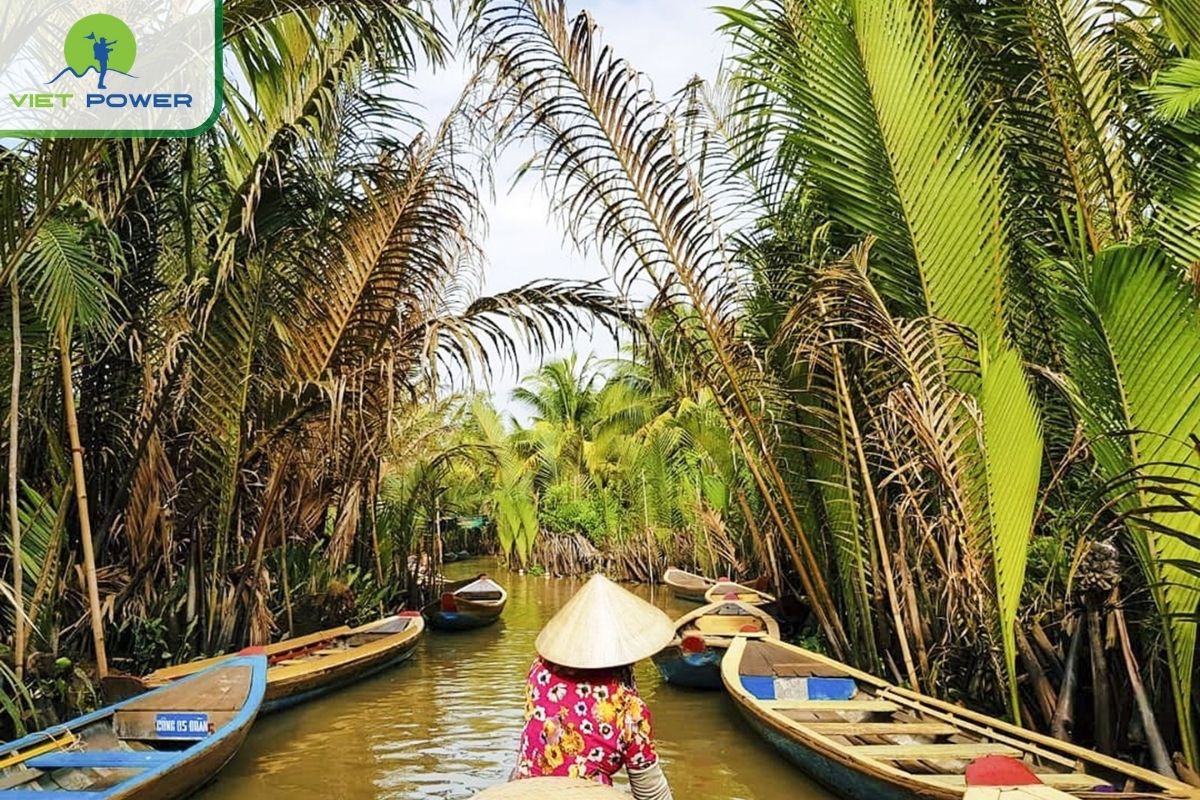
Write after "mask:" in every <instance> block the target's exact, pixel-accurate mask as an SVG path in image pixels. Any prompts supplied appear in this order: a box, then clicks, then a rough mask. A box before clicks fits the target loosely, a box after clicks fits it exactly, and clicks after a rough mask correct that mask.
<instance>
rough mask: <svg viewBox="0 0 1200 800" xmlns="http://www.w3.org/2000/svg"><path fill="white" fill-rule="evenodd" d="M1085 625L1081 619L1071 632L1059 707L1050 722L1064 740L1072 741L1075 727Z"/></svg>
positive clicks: (1051, 731)
mask: <svg viewBox="0 0 1200 800" xmlns="http://www.w3.org/2000/svg"><path fill="white" fill-rule="evenodd" d="M1083 625H1084V622H1083V620H1080V621H1079V623H1078V624H1077V625H1076V626H1075V632H1074V633H1072V634H1071V646H1070V648H1069V649H1068V650H1067V662H1066V664H1065V665H1064V666H1063V680H1062V686H1061V687H1059V691H1058V708H1056V709H1055V710H1054V719H1053V720H1052V721H1051V723H1050V733H1051V734H1053V736H1054V738H1056V739H1062V740H1063V741H1064V742H1069V741H1071V735H1072V733H1073V732H1074V728H1075V691H1076V685H1077V684H1078V683H1079V677H1078V676H1079V659H1080V652H1079V651H1080V649H1081V647H1082V643H1083V636H1084V633H1083Z"/></svg>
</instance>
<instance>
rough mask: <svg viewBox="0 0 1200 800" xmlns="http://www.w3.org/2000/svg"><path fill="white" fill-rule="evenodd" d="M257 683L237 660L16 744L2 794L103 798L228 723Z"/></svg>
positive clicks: (5, 762)
mask: <svg viewBox="0 0 1200 800" xmlns="http://www.w3.org/2000/svg"><path fill="white" fill-rule="evenodd" d="M252 681H253V669H252V667H250V666H249V665H247V664H244V663H242V664H231V665H229V666H228V667H226V668H218V669H213V670H209V671H208V672H206V673H204V674H202V675H199V676H197V677H196V678H194V679H191V680H188V681H186V682H183V683H179V684H176V685H174V686H171V687H168V688H166V689H162V690H159V691H157V692H153V693H150V694H146V695H142V696H141V697H138V698H135V699H133V700H130V701H128V702H126V703H124V704H122V705H120V706H117V707H116V708H110V709H105V710H103V711H100V712H97V713H95V714H92V715H90V716H88V717H83V718H81V719H80V720H79V721H78V723H77V724H75V725H72V726H70V727H66V726H63V727H58V728H51V729H48V730H47V731H45V732H44V733H43V734H42V735H40V736H38V737H36V738H35V737H29V739H28V740H21V741H20V742H16V743H14V744H15V745H17V746H16V747H14V748H13V749H11V750H9V751H6V752H0V791H3V797H4V798H6V800H94V799H95V798H99V797H102V796H103V793H104V792H105V791H106V790H109V789H112V788H114V787H117V786H119V785H120V784H122V783H125V782H126V781H129V780H132V779H136V778H138V777H140V776H141V775H143V774H144V773H145V772H147V771H152V770H155V769H157V768H159V767H161V766H163V765H165V764H169V763H172V762H177V761H178V760H180V758H181V757H183V751H186V750H189V749H191V748H193V747H195V746H196V744H197V743H198V742H200V741H203V740H205V739H207V738H209V737H210V736H212V735H214V734H215V733H217V732H218V731H220V730H221V729H222V728H224V727H226V726H228V725H229V724H230V723H231V722H232V721H233V720H234V718H235V717H237V715H238V714H239V713H240V712H241V710H242V708H243V706H245V704H246V702H247V698H248V696H249V693H250V688H251V684H252Z"/></svg>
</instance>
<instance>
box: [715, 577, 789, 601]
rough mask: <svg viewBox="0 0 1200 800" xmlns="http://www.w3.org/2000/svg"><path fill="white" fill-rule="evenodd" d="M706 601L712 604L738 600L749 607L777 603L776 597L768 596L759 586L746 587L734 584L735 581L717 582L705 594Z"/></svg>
mask: <svg viewBox="0 0 1200 800" xmlns="http://www.w3.org/2000/svg"><path fill="white" fill-rule="evenodd" d="M704 599H705V600H707V601H708V602H710V603H718V602H720V601H722V600H736V601H738V602H739V603H746V604H747V605H752V606H765V605H767V604H769V603H774V602H775V595H773V594H768V593H767V592H764V591H763V590H762V589H760V588H758V587H757V586H746V585H745V584H742V583H734V582H733V581H717V582H716V583H715V584H713V585H712V586H710V587H708V591H706V592H705V593H704Z"/></svg>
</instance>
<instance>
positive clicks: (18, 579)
mask: <svg viewBox="0 0 1200 800" xmlns="http://www.w3.org/2000/svg"><path fill="white" fill-rule="evenodd" d="M9 287H10V289H11V291H12V340H13V343H12V353H13V366H12V392H11V394H10V395H9V401H8V524H9V528H10V529H11V530H12V554H13V602H14V603H15V604H16V606H17V607H16V615H15V616H16V623H17V624H16V635H15V636H14V641H13V647H14V649H15V651H16V652H15V653H14V655H15V657H16V662H17V663H16V673H17V680H18V681H21V680H24V678H25V570H24V565H22V563H21V514H20V509H19V508H18V507H17V482H18V480H17V468H18V466H19V464H18V458H17V446H18V444H19V442H18V441H17V437H18V436H19V435H20V432H21V424H20V422H21V420H20V413H21V292H20V288H19V287H18V286H17V274H16V272H13V275H12V278H11V279H10V280H9Z"/></svg>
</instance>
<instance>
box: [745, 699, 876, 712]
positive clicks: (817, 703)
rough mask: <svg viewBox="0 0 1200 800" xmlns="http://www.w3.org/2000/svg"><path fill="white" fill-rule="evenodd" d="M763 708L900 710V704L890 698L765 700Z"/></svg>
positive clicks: (782, 709) (779, 709)
mask: <svg viewBox="0 0 1200 800" xmlns="http://www.w3.org/2000/svg"><path fill="white" fill-rule="evenodd" d="M761 705H762V707H763V708H766V709H769V710H771V711H872V712H874V711H878V712H884V711H898V710H899V709H900V706H898V705H896V704H895V703H893V702H891V701H889V700H763V701H761Z"/></svg>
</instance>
